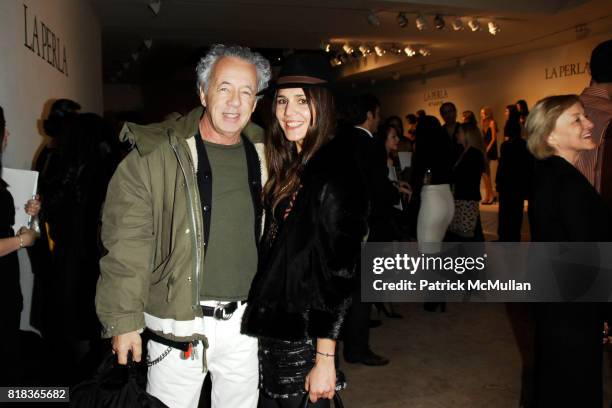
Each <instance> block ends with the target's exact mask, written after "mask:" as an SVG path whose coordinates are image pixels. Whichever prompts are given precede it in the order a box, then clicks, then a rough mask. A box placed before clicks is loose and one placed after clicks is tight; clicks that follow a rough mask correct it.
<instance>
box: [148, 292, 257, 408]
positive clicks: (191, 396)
mask: <svg viewBox="0 0 612 408" xmlns="http://www.w3.org/2000/svg"><path fill="white" fill-rule="evenodd" d="M203 304H204V305H206V306H215V305H216V304H217V302H204V303H203ZM245 307H246V304H242V305H240V306H239V307H238V309H237V310H236V311H235V312H234V315H233V316H232V317H231V318H230V319H229V320H216V319H215V318H213V317H204V319H203V324H204V333H205V334H206V337H207V338H208V350H207V351H206V360H207V366H208V371H209V372H210V373H211V374H212V376H213V380H212V397H211V403H212V408H256V407H257V400H258V397H259V389H258V386H259V363H258V359H257V339H256V338H254V337H250V336H245V335H243V334H240V322H241V321H242V314H243V313H244V309H245ZM167 348H168V347H167V346H164V345H163V344H160V343H157V342H155V341H152V340H150V341H149V343H148V351H149V358H150V360H155V359H156V358H157V357H158V356H160V355H161V354H162V353H163V352H164V351H165V350H166V349H167ZM181 353H182V352H181V351H180V350H178V349H172V351H171V352H170V354H169V355H168V356H166V357H165V358H164V359H163V360H162V361H160V362H159V363H158V364H156V365H154V366H152V367H150V368H149V373H148V382H147V392H148V393H149V394H151V395H153V396H155V397H157V398H159V399H160V400H161V401H162V402H163V403H164V404H166V405H168V406H169V407H170V408H197V406H198V401H199V399H200V392H201V390H202V384H203V383H204V378H205V377H206V374H207V372H203V370H202V357H203V356H204V350H203V347H202V342H199V344H198V347H197V351H196V354H197V358H195V359H191V358H188V359H187V360H182V359H181V357H180V356H181Z"/></svg>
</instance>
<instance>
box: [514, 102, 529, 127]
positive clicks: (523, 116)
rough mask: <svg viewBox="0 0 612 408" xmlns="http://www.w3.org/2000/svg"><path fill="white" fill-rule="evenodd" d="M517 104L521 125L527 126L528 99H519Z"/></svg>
mask: <svg viewBox="0 0 612 408" xmlns="http://www.w3.org/2000/svg"><path fill="white" fill-rule="evenodd" d="M515 106H516V109H517V111H518V116H519V122H520V123H521V126H525V122H526V121H527V116H529V105H527V101H525V100H524V99H519V100H518V101H516V104H515Z"/></svg>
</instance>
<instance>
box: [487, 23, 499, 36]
mask: <svg viewBox="0 0 612 408" xmlns="http://www.w3.org/2000/svg"><path fill="white" fill-rule="evenodd" d="M488 27H489V33H490V34H491V35H497V33H499V32H500V31H501V29H500V28H499V26H498V25H497V23H495V21H489V24H488Z"/></svg>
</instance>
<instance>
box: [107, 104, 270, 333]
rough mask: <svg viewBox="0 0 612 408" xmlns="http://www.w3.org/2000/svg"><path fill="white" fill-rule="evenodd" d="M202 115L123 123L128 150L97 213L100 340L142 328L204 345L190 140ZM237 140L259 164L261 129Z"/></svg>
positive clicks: (250, 128) (200, 243) (196, 199)
mask: <svg viewBox="0 0 612 408" xmlns="http://www.w3.org/2000/svg"><path fill="white" fill-rule="evenodd" d="M202 112H203V109H202V108H201V107H200V108H196V109H194V110H193V111H191V112H190V113H189V114H187V115H185V116H179V117H178V118H173V119H170V120H167V121H165V122H161V123H156V124H152V125H147V126H141V125H136V124H133V123H126V124H125V126H124V127H123V129H122V131H121V137H122V138H123V139H124V140H128V141H130V142H131V143H132V144H133V145H134V147H135V148H134V149H133V150H132V151H131V152H130V153H129V154H128V155H127V156H126V158H125V159H124V160H123V161H122V162H121V164H120V165H119V167H118V168H117V170H116V172H115V174H114V176H113V178H112V180H111V182H110V184H109V186H108V191H107V196H106V202H105V205H104V210H103V216H102V242H103V244H104V247H105V249H106V250H107V251H108V252H107V253H106V255H105V256H104V257H103V258H102V259H101V260H100V271H101V274H100V279H99V280H98V286H97V293H96V311H97V314H98V317H99V319H100V322H101V323H102V327H103V334H102V335H103V337H111V336H116V335H119V334H123V333H127V332H131V331H136V330H141V329H143V328H144V327H145V326H147V327H148V328H149V329H151V330H153V331H154V332H156V333H158V334H160V335H163V336H164V337H167V338H169V339H172V340H177V341H191V340H196V339H200V340H204V339H205V337H204V335H203V333H202V332H201V326H202V324H201V321H198V320H199V319H201V318H202V310H201V307H200V305H199V299H200V293H199V291H200V285H199V284H198V283H199V282H200V277H201V276H202V269H203V265H204V256H203V254H204V251H203V250H202V249H203V242H204V239H203V238H204V237H203V233H204V232H203V231H204V229H203V223H202V214H201V208H202V207H201V203H200V196H199V193H198V187H197V181H196V169H197V154H195V138H194V135H196V134H197V133H198V125H199V122H200V118H201V116H202ZM243 133H244V134H245V135H246V136H247V137H249V138H250V139H251V140H252V141H253V142H254V144H255V145H256V150H257V152H258V154H259V156H260V161H261V163H263V160H262V152H263V145H262V144H261V143H260V142H261V141H262V137H261V128H258V127H256V126H255V125H252V124H250V126H247V128H246V129H245V131H244V132H243ZM194 158H195V162H194ZM262 167H264V166H262ZM263 181H265V180H262V182H263Z"/></svg>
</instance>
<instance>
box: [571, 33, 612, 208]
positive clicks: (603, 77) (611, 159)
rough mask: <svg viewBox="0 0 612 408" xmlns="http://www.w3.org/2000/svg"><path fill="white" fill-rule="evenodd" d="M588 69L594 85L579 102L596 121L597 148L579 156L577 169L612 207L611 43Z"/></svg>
mask: <svg viewBox="0 0 612 408" xmlns="http://www.w3.org/2000/svg"><path fill="white" fill-rule="evenodd" d="M589 69H590V71H591V83H590V85H589V86H588V87H586V88H584V90H583V91H582V93H581V94H580V100H581V101H582V103H583V104H584V109H585V111H586V114H587V116H588V117H589V118H590V120H592V121H593V125H594V129H593V132H592V133H593V141H594V142H595V146H596V147H595V149H593V150H587V151H583V152H581V153H580V155H579V156H578V161H577V162H576V168H578V170H580V172H581V173H582V174H584V176H585V177H586V178H587V180H589V182H590V183H591V184H592V185H593V187H595V190H597V191H598V192H599V193H600V194H601V196H602V197H603V199H604V201H605V202H606V203H607V204H608V205H609V206H611V207H612V40H608V41H604V42H602V43H601V44H599V45H597V46H596V47H595V48H594V49H593V51H592V53H591V61H590V64H589Z"/></svg>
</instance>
